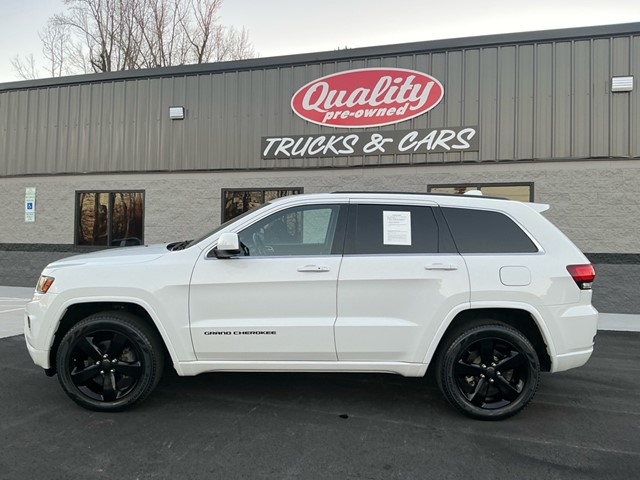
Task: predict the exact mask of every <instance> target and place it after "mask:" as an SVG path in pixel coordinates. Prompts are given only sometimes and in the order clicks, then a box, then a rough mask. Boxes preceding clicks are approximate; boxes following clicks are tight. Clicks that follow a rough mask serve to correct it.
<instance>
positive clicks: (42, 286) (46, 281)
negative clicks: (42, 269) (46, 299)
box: [36, 275, 55, 293]
mask: <svg viewBox="0 0 640 480" xmlns="http://www.w3.org/2000/svg"><path fill="white" fill-rule="evenodd" d="M54 280H55V278H53V277H46V276H44V275H40V278H39V279H38V284H37V285H36V292H37V293H47V292H48V291H49V289H50V288H51V285H53V281H54Z"/></svg>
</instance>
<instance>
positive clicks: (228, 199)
mask: <svg viewBox="0 0 640 480" xmlns="http://www.w3.org/2000/svg"><path fill="white" fill-rule="evenodd" d="M300 193H302V188H289V189H287V188H255V189H246V190H244V189H223V190H222V222H223V223H224V222H227V221H229V220H231V219H232V218H235V217H237V216H238V215H241V214H243V213H244V212H247V211H249V210H251V209H253V208H256V207H258V206H260V205H262V204H263V203H265V202H269V201H271V200H275V199H276V198H281V197H287V196H289V195H298V194H300Z"/></svg>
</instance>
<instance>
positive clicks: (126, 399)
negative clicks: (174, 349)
mask: <svg viewBox="0 0 640 480" xmlns="http://www.w3.org/2000/svg"><path fill="white" fill-rule="evenodd" d="M162 366H163V349H162V345H161V343H160V340H159V339H158V338H157V335H156V333H155V332H154V331H153V330H152V329H151V328H149V326H148V325H146V324H145V323H144V322H143V321H142V320H141V319H139V318H137V317H135V316H133V315H130V314H128V313H126V312H106V313H99V314H96V315H92V316H90V317H88V318H86V319H84V320H82V321H80V322H79V323H78V324H76V325H75V326H74V327H73V328H71V330H69V331H68V332H67V334H66V335H65V336H64V337H63V339H62V341H61V343H60V346H59V348H58V352H57V355H56V367H57V371H58V378H59V380H60V384H61V385H62V388H63V389H64V391H65V392H66V393H67V395H69V396H70V397H71V398H72V399H73V400H74V401H75V402H76V403H78V404H79V405H81V406H83V407H85V408H88V409H91V410H98V411H119V410H124V409H126V408H129V407H131V406H133V405H134V404H137V403H140V402H141V401H142V400H144V398H145V397H146V396H147V395H149V393H151V391H152V390H153V389H154V388H155V386H156V385H157V383H158V381H159V380H160V377H161V375H162Z"/></svg>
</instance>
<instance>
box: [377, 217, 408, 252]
mask: <svg viewBox="0 0 640 480" xmlns="http://www.w3.org/2000/svg"><path fill="white" fill-rule="evenodd" d="M382 216H383V219H382V228H383V230H384V237H383V241H384V244H385V245H411V212H387V211H383V212H382Z"/></svg>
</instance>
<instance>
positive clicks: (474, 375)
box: [436, 320, 540, 420]
mask: <svg viewBox="0 0 640 480" xmlns="http://www.w3.org/2000/svg"><path fill="white" fill-rule="evenodd" d="M442 347H443V348H442V350H441V355H440V358H439V361H438V368H437V372H436V374H437V376H438V385H439V387H440V390H441V391H442V393H443V394H444V395H445V397H446V398H447V400H448V401H449V403H451V404H452V405H453V406H454V407H456V408H457V409H459V410H460V411H462V412H463V413H464V414H466V415H468V416H470V417H472V418H477V419H481V420H500V419H503V418H507V417H510V416H512V415H515V414H516V413H518V412H519V411H521V410H522V409H523V408H524V407H526V406H527V405H528V404H529V402H530V401H531V399H532V398H533V396H534V394H535V392H536V389H537V388H538V382H539V378H540V362H539V360H538V356H537V354H536V351H535V349H534V348H533V346H532V345H531V342H529V340H528V339H527V338H526V337H525V336H524V335H522V334H521V333H520V332H519V331H518V330H516V329H514V328H512V327H510V326H508V325H505V324H502V323H499V322H493V321H490V320H487V321H481V322H476V323H474V324H473V325H469V326H467V327H466V328H465V329H464V330H462V331H458V333H457V334H454V335H452V336H450V337H449V338H448V340H445V343H444V344H443V346H442Z"/></svg>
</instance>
